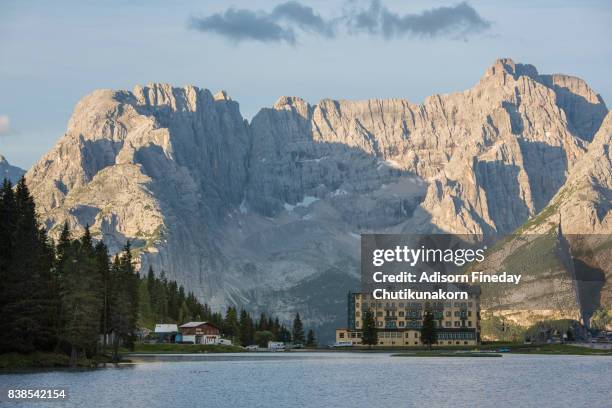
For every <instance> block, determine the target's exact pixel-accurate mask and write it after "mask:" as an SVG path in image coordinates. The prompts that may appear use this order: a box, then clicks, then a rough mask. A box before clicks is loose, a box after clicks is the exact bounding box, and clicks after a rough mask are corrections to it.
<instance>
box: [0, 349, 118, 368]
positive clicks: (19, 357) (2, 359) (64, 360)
mask: <svg viewBox="0 0 612 408" xmlns="http://www.w3.org/2000/svg"><path fill="white" fill-rule="evenodd" d="M120 362H128V360H121V361H120ZM107 363H112V360H111V359H110V358H108V357H105V356H94V357H92V358H87V357H84V356H81V357H80V358H79V359H78V360H77V362H76V365H75V367H78V368H96V367H98V366H99V365H101V364H107ZM70 365H71V362H70V356H68V355H67V354H65V353H48V352H41V351H35V352H33V353H29V354H21V353H5V354H0V371H5V372H13V371H27V370H32V369H37V370H38V369H57V368H66V367H69V366H70Z"/></svg>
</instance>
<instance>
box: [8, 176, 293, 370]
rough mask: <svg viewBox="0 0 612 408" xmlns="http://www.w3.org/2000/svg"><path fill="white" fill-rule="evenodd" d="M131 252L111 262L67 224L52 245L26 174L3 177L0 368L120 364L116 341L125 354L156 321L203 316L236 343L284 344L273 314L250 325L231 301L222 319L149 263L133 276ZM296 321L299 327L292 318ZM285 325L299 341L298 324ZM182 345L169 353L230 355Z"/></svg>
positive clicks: (127, 247) (125, 250)
mask: <svg viewBox="0 0 612 408" xmlns="http://www.w3.org/2000/svg"><path fill="white" fill-rule="evenodd" d="M160 232H161V231H160ZM132 254H133V249H132V247H131V245H130V242H129V241H128V242H127V244H126V245H125V247H124V248H123V250H122V252H121V253H120V254H118V255H116V256H115V257H114V258H113V259H112V261H111V260H110V258H109V254H108V250H107V248H106V246H105V245H104V243H102V242H98V243H97V244H95V245H94V242H93V239H92V235H91V233H90V231H89V227H88V226H87V227H86V228H85V231H84V234H83V235H82V236H81V237H80V238H73V237H71V231H70V229H69V227H68V224H67V223H66V224H64V225H63V228H62V230H61V233H60V238H59V240H58V242H57V243H54V242H53V241H52V240H50V239H49V238H48V237H47V234H46V231H45V229H44V228H43V227H42V226H41V225H39V224H38V221H37V219H36V209H35V205H34V200H33V198H32V196H31V195H30V192H29V190H28V187H27V185H26V182H25V179H24V178H22V179H21V180H20V181H19V183H18V185H17V186H16V187H13V186H12V185H11V183H10V182H9V181H8V180H5V181H4V183H3V184H2V186H1V188H0V333H2V335H1V336H0V361H1V363H0V369H2V368H3V367H6V368H10V367H58V366H71V367H78V366H90V365H91V364H93V363H95V362H97V361H110V359H111V358H112V361H115V362H119V361H120V355H119V351H120V349H121V348H122V347H126V348H128V349H131V350H134V347H135V342H136V339H137V332H138V329H139V328H146V327H149V328H152V327H153V325H154V324H155V323H162V322H171V323H179V324H180V323H184V322H187V321H193V320H197V321H210V322H211V323H213V324H215V325H216V326H218V327H219V328H220V331H221V334H222V335H225V336H227V337H230V338H232V340H233V342H234V344H242V345H244V346H246V345H250V344H253V341H254V334H255V333H256V332H266V331H267V332H269V333H272V338H273V339H274V340H277V341H284V342H289V341H291V332H290V331H289V330H288V329H287V327H285V326H284V325H283V324H281V323H280V322H279V320H278V319H273V318H272V317H267V316H266V315H265V314H261V316H260V318H259V320H258V321H256V320H255V319H253V318H252V317H251V316H250V314H249V313H247V312H246V311H245V310H241V312H240V319H238V317H237V316H238V313H237V310H236V309H235V308H232V307H230V308H228V309H227V312H226V315H225V318H223V315H222V314H221V313H218V312H216V313H213V312H212V311H211V310H210V308H209V307H208V306H207V305H206V304H201V303H200V302H199V301H198V300H197V299H196V297H195V296H194V295H193V294H192V293H188V294H186V293H185V291H184V289H183V288H182V287H179V286H178V285H177V283H176V282H172V281H168V280H167V279H166V277H165V275H164V273H163V272H162V273H161V276H160V277H159V278H158V277H156V276H155V274H154V272H153V269H151V268H150V269H149V271H148V274H147V276H146V277H145V278H143V279H140V277H139V274H138V273H137V272H136V270H135V268H134V265H133V264H134V262H133V259H132ZM296 321H298V322H299V325H301V324H302V323H301V320H300V317H299V315H297V316H296ZM294 329H296V330H294V332H295V334H296V335H297V336H296V338H297V340H298V341H299V342H301V343H303V342H304V330H303V326H301V329H300V327H299V326H298V327H295V328H294ZM298 329H299V330H298ZM300 333H301V334H300ZM100 339H103V340H102V341H100ZM109 342H110V343H111V344H109ZM109 345H110V346H112V349H111V350H112V357H111V356H109V355H108V354H107V353H108V350H107V347H108V346H109ZM149 346H150V347H153V350H155V347H160V346H158V345H149ZM162 346H163V345H162ZM172 346H173V345H170V347H172ZM139 347H140V346H139ZM182 347H184V348H180V347H179V348H178V350H181V352H189V353H191V352H205V351H210V352H223V351H232V352H233V351H237V348H236V347H232V346H229V347H228V346H199V345H185V346H182ZM176 350H177V349H175V350H174V352H176Z"/></svg>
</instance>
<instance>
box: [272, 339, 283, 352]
mask: <svg viewBox="0 0 612 408" xmlns="http://www.w3.org/2000/svg"><path fill="white" fill-rule="evenodd" d="M268 350H271V351H284V350H285V343H283V342H280V341H269V342H268Z"/></svg>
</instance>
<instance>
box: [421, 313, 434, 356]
mask: <svg viewBox="0 0 612 408" xmlns="http://www.w3.org/2000/svg"><path fill="white" fill-rule="evenodd" d="M421 343H423V344H426V345H427V346H428V347H429V349H430V350H431V346H432V345H433V344H435V343H437V335H436V323H435V321H434V315H433V313H432V312H431V311H429V310H427V311H426V312H425V316H424V317H423V325H422V326H421Z"/></svg>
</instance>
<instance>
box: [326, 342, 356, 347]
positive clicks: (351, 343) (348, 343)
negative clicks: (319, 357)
mask: <svg viewBox="0 0 612 408" xmlns="http://www.w3.org/2000/svg"><path fill="white" fill-rule="evenodd" d="M329 347H333V348H337V347H353V342H352V341H337V342H335V343H334V344H332V345H331V346H329Z"/></svg>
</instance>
